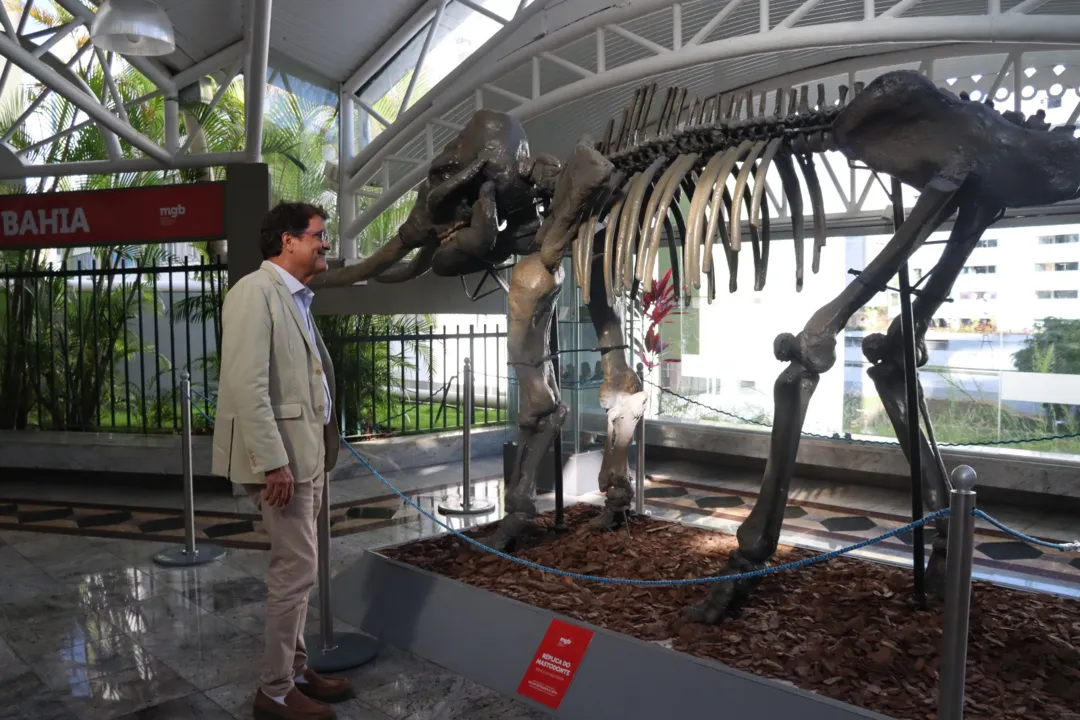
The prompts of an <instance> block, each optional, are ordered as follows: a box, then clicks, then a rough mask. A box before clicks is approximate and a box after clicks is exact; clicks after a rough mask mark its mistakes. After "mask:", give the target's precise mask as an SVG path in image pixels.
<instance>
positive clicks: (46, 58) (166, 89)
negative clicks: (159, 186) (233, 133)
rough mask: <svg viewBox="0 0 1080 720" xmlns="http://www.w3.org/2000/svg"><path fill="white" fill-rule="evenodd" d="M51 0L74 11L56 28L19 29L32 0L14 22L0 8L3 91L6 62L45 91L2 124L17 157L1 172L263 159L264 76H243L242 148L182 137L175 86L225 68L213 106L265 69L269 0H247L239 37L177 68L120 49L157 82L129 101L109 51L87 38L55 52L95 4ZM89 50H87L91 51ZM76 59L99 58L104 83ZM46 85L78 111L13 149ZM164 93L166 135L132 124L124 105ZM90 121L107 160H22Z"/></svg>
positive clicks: (60, 172)
mask: <svg viewBox="0 0 1080 720" xmlns="http://www.w3.org/2000/svg"><path fill="white" fill-rule="evenodd" d="M54 1H55V3H56V4H57V5H59V6H60V7H62V8H63V9H64V10H66V11H67V12H68V13H70V14H71V16H72V17H73V18H74V19H73V20H72V21H70V22H68V23H66V24H63V25H61V26H59V27H56V28H48V29H45V30H39V31H36V32H32V33H28V32H26V31H25V29H26V26H27V21H28V19H29V17H30V12H31V10H32V8H33V4H34V3H33V0H27V2H24V3H23V6H22V13H21V15H20V18H19V22H18V24H17V25H16V24H15V23H13V22H12V21H11V19H10V18H9V16H8V13H7V12H6V11H4V10H0V22H2V24H3V32H0V57H2V58H3V59H4V67H3V71H2V72H0V92H3V89H4V86H5V85H6V83H7V79H8V76H9V75H10V69H11V67H12V66H16V67H19V68H21V69H22V70H23V71H24V72H25V73H27V74H28V75H29V76H30V77H32V78H34V79H35V80H37V81H38V82H40V83H41V84H42V85H43V86H44V89H43V91H42V92H41V93H40V94H39V95H38V97H36V98H34V100H33V102H31V104H30V105H29V107H27V108H26V110H25V111H24V112H23V113H22V115H20V116H19V117H18V118H17V119H16V120H15V121H14V122H13V123H12V124H11V126H10V127H4V128H0V145H3V148H2V151H3V152H4V153H5V154H6V155H7V156H8V157H9V158H12V157H13V158H16V159H17V161H18V162H17V163H0V180H19V179H24V178H32V177H62V176H70V175H90V174H112V173H123V172H143V171H156V170H175V169H179V168H204V167H220V166H222V165H226V164H229V163H233V162H259V161H260V160H261V148H262V132H263V108H264V102H265V93H266V83H265V82H263V81H259V82H245V83H244V87H245V93H246V97H245V118H244V120H245V126H246V127H245V129H246V133H245V149H244V150H243V151H239V152H225V153H211V152H207V153H198V152H192V144H193V139H194V136H195V134H196V133H195V132H189V134H188V136H187V137H186V138H184V139H183V142H182V143H181V136H180V128H181V124H180V101H179V94H180V92H181V91H182V90H184V89H185V88H187V87H189V86H191V85H192V84H194V83H197V82H199V81H200V80H202V79H203V78H205V77H206V76H208V75H211V74H218V73H220V72H221V71H224V73H225V75H224V76H225V81H224V82H223V83H221V84H219V87H218V90H217V92H216V93H215V95H214V98H213V99H212V100H211V103H210V104H211V105H212V106H216V105H217V104H218V103H219V102H220V101H221V98H222V96H223V95H224V94H225V91H226V90H227V89H228V87H229V86H230V85H231V84H232V83H233V81H234V80H236V78H238V77H243V78H244V79H245V80H246V79H247V78H259V79H260V80H262V79H264V78H265V77H266V71H267V65H268V53H269V45H270V11H271V2H272V0H251V1H250V2H249V3H248V7H249V13H248V18H247V21H246V23H245V28H244V39H243V40H241V41H238V42H236V43H234V44H233V45H230V46H229V47H226V48H224V49H223V50H221V51H219V52H216V53H214V54H213V55H211V56H210V57H208V58H206V59H205V60H202V61H200V62H198V63H196V64H194V65H192V66H191V67H189V68H187V69H185V70H182V71H180V72H177V73H175V74H174V73H172V72H170V71H169V70H168V69H167V68H165V67H164V66H162V65H161V63H159V62H158V61H157V60H155V59H153V58H146V57H137V56H120V58H121V59H122V62H123V63H126V64H127V65H128V66H130V67H131V68H132V69H133V70H134V71H136V72H138V73H139V74H141V75H142V76H143V77H144V78H146V79H147V80H148V81H150V82H151V83H152V84H153V85H154V86H155V90H153V91H152V92H149V93H146V94H144V95H142V96H141V97H138V98H136V99H134V100H130V101H127V102H123V101H122V98H121V95H120V92H119V90H118V88H117V80H116V77H117V68H118V63H117V58H116V57H114V54H112V53H106V52H102V51H101V50H99V49H97V48H94V47H93V46H92V45H91V43H90V42H89V41H87V42H86V43H85V44H84V45H83V46H82V47H81V48H79V49H78V50H76V51H75V52H74V53H69V54H70V55H71V57H70V59H68V60H65V59H62V58H61V57H60V56H58V55H57V54H56V51H57V49H58V48H59V47H61V43H64V42H65V41H69V44H70V39H71V36H72V33H74V32H75V31H77V30H79V29H80V28H83V29H86V28H89V26H90V25H91V23H92V22H93V19H94V11H93V10H92V9H90V8H89V7H87V5H85V4H84V3H83V2H82V0H54ZM91 50H92V51H93V52H90V51H91ZM80 61H85V62H86V63H87V64H86V65H85V67H86V68H87V69H89V68H90V67H91V63H95V62H96V63H97V64H98V65H99V67H100V69H101V72H102V75H103V76H104V82H105V89H104V91H103V92H102V93H101V95H100V96H99V95H98V94H96V93H95V92H94V91H93V90H92V89H91V88H90V87H89V86H88V85H87V84H86V83H85V82H83V81H82V80H81V78H80V77H79V75H78V74H77V73H76V72H74V71H73V70H72V67H74V66H75V64H76V63H77V62H80ZM121 67H122V66H121ZM52 93H55V94H57V95H59V96H60V97H63V98H65V99H66V100H68V101H69V102H70V103H71V104H72V105H74V106H75V107H76V108H77V109H78V110H79V112H80V114H79V115H77V116H76V117H75V118H74V119H73V121H72V123H71V125H70V126H69V127H67V128H65V129H63V130H61V131H59V132H57V133H56V134H54V135H52V136H50V137H48V138H45V139H43V140H39V141H37V142H35V143H33V144H31V145H29V146H28V147H25V148H21V149H20V150H18V151H16V150H14V149H13V148H12V147H11V146H10V144H9V141H10V140H11V139H12V137H13V136H14V135H15V134H16V133H17V132H19V130H20V129H21V128H23V127H24V125H25V123H26V122H27V121H28V120H30V119H31V117H32V116H33V115H34V113H35V111H36V110H38V108H39V107H40V106H41V104H42V103H43V102H44V101H45V100H46V99H47V98H48V96H49V95H50V94H52ZM162 96H163V97H164V99H165V127H164V133H163V138H162V140H163V141H164V142H159V141H157V140H155V139H151V138H149V137H147V136H146V135H144V134H142V133H140V132H138V131H137V130H136V129H135V128H134V127H133V126H132V125H131V122H130V119H129V113H130V112H133V111H134V110H136V109H137V108H138V107H139V106H140V105H142V104H144V103H146V102H148V101H150V100H152V99H155V98H158V97H162ZM91 125H94V126H96V127H97V129H98V131H99V132H100V133H101V135H102V139H103V141H104V143H105V147H106V150H107V151H108V154H109V159H108V160H94V161H86V162H47V163H34V164H31V163H29V162H27V159H26V156H27V155H29V154H31V153H33V152H34V151H37V150H40V149H42V148H44V147H47V146H49V145H50V144H52V143H55V142H56V141H57V140H60V139H62V138H65V137H69V136H71V135H73V134H75V133H77V132H78V131H80V130H83V129H84V128H87V127H89V126H91ZM121 141H123V142H124V143H127V145H128V146H129V148H128V149H126V151H125V149H124V148H122V146H121V145H120V142H121ZM20 163H21V167H20V165H19V164H20Z"/></svg>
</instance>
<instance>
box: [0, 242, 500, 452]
mask: <svg viewBox="0 0 1080 720" xmlns="http://www.w3.org/2000/svg"><path fill="white" fill-rule="evenodd" d="M226 285H227V269H226V265H225V264H222V263H195V262H191V261H190V260H189V259H185V260H184V261H183V262H165V261H162V260H160V258H159V259H158V261H157V262H153V263H140V262H138V261H137V260H134V259H132V258H131V257H125V258H123V259H121V258H119V257H114V256H110V255H109V254H108V253H99V254H98V255H97V257H96V258H94V259H91V260H89V261H87V262H85V263H84V262H73V263H71V267H69V268H42V267H35V266H34V265H33V264H32V263H24V264H23V266H16V267H11V266H0V429H5V430H11V429H41V430H53V431H107V432H140V433H172V432H177V431H178V429H179V427H180V395H179V387H180V374H181V372H182V371H184V370H186V371H187V372H188V373H190V375H191V383H192V390H193V391H194V396H193V403H194V405H195V410H196V411H195V412H194V413H193V417H192V421H193V428H194V430H195V431H196V432H207V431H208V429H209V425H210V422H209V421H208V420H207V419H206V416H209V417H210V418H212V417H213V416H214V406H213V399H214V398H215V397H216V396H217V383H218V370H219V362H218V348H219V347H220V341H221V308H222V301H223V296H224V293H225V288H226ZM316 322H317V323H318V325H319V326H320V329H321V330H322V333H323V337H324V338H325V340H326V343H327V347H328V349H329V351H330V354H331V360H332V362H333V364H334V368H335V371H336V373H335V375H336V386H337V387H336V390H337V397H338V402H337V405H338V407H337V413H338V418H339V420H340V422H341V424H342V428H343V430H344V431H345V432H346V434H348V435H349V436H351V437H372V436H386V435H391V434H411V433H424V432H433V431H439V430H444V429H451V428H455V427H460V426H461V425H462V424H463V418H462V408H463V405H464V403H463V398H462V397H461V393H462V389H463V388H464V383H463V382H461V368H462V364H463V360H464V358H466V357H469V358H471V359H472V363H473V367H474V384H473V387H474V397H473V407H474V419H473V423H474V425H491V424H497V423H503V422H506V420H507V418H508V414H507V409H506V401H507V392H508V380H507V375H508V373H507V368H506V331H505V330H503V329H500V328H494V329H491V330H489V329H488V327H487V326H483V327H482V328H481V329H480V330H479V331H477V330H476V329H475V328H474V327H473V326H469V327H468V329H467V330H465V331H463V330H462V328H461V327H457V328H455V329H453V330H452V331H451V330H449V329H448V328H445V327H444V328H443V329H442V331H441V332H436V331H435V329H434V327H431V326H430V323H428V322H427V321H421V320H416V319H410V318H395V317H380V318H372V317H367V316H351V317H317V318H316Z"/></svg>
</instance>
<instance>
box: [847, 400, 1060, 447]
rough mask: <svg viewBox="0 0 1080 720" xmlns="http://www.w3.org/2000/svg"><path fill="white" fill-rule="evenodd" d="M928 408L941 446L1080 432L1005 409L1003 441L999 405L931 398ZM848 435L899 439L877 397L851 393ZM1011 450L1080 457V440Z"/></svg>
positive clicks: (1019, 445) (1002, 411) (981, 401)
mask: <svg viewBox="0 0 1080 720" xmlns="http://www.w3.org/2000/svg"><path fill="white" fill-rule="evenodd" d="M926 405H927V409H928V411H929V413H930V420H931V422H932V423H933V424H934V435H935V437H936V438H937V441H938V442H939V443H954V444H980V443H996V442H998V441H999V440H1023V439H1025V438H1032V437H1041V436H1046V435H1068V434H1070V433H1074V432H1078V427H1077V426H1076V424H1075V423H1072V422H1063V423H1058V424H1056V425H1051V424H1050V423H1048V422H1047V421H1046V419H1045V418H1043V417H1039V416H1031V415H1025V414H1021V413H1017V412H1015V411H1013V410H1010V409H1009V408H1007V407H1003V408H1002V409H1001V435H1000V437H999V436H998V408H997V402H988V401H984V400H980V399H978V398H975V397H973V396H970V395H965V396H961V397H957V398H949V399H939V398H931V399H928V400H927V403H926ZM844 432H850V433H857V434H860V435H878V436H882V437H887V438H890V439H893V438H895V437H896V434H895V431H894V430H893V426H892V423H891V422H890V421H889V417H888V415H886V413H885V409H884V407H883V406H882V404H881V401H880V400H879V399H878V398H877V397H860V396H859V395H856V394H854V393H848V394H847V395H846V396H845V398H844ZM1010 447H1016V448H1021V449H1024V450H1035V451H1042V452H1054V453H1069V454H1080V438H1066V439H1058V440H1044V441H1041V442H1025V443H1017V444H1015V445H1011V446H1010Z"/></svg>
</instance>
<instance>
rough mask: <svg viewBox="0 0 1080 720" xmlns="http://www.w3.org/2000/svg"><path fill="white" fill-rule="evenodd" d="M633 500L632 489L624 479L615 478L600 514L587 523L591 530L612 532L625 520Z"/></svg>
mask: <svg viewBox="0 0 1080 720" xmlns="http://www.w3.org/2000/svg"><path fill="white" fill-rule="evenodd" d="M633 500H634V489H633V487H631V485H630V481H629V480H627V479H626V478H624V477H620V478H617V479H616V480H615V481H614V482H613V483H612V484H611V485H610V486H608V489H607V501H606V502H605V503H604V509H603V511H601V513H600V514H599V515H598V516H597V517H595V518H593V519H592V520H590V521H589V528H590V529H592V530H614V529H615V528H616V527H618V526H619V523H620V521H623V520H625V519H626V518H627V514H628V513H629V512H630V506H631V505H632V504H633Z"/></svg>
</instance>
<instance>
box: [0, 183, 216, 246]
mask: <svg viewBox="0 0 1080 720" xmlns="http://www.w3.org/2000/svg"><path fill="white" fill-rule="evenodd" d="M224 236H225V184H224V183H220V182H216V183H197V184H193V185H158V186H152V187H139V188H123V189H118V190H86V191H79V192H59V193H32V194H26V195H0V249H3V250H10V249H20V248H53V247H56V248H59V247H71V246H84V245H131V244H137V243H156V242H177V241H181V240H190V241H195V240H217V239H220V238H223V237H224Z"/></svg>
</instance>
